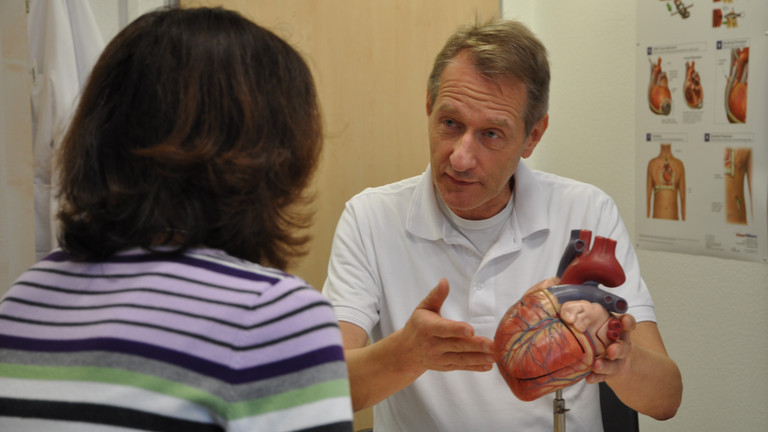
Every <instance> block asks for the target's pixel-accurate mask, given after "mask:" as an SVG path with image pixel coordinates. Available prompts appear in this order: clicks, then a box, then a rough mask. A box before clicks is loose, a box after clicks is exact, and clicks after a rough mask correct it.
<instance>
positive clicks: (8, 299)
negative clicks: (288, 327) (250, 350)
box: [3, 297, 330, 330]
mask: <svg viewBox="0 0 768 432" xmlns="http://www.w3.org/2000/svg"><path fill="white" fill-rule="evenodd" d="M3 302H12V303H20V304H25V305H28V306H35V307H40V308H44V309H55V310H73V311H83V310H101V309H109V308H134V309H142V310H153V311H159V312H167V313H170V314H174V315H182V316H186V317H189V318H195V319H201V320H205V321H209V322H215V323H217V324H221V325H224V326H227V327H233V328H237V329H240V330H253V329H256V328H259V327H264V326H267V325H270V324H274V323H276V322H278V321H282V320H284V319H287V318H290V317H292V316H294V315H297V314H299V313H301V312H304V311H307V310H310V309H314V308H316V307H323V306H325V307H330V305H329V304H328V303H327V302H326V301H325V300H320V301H316V302H314V303H309V304H307V305H305V306H303V307H301V308H299V309H294V310H292V311H291V312H288V313H284V314H283V315H280V316H277V317H274V318H272V319H270V320H267V321H263V322H260V323H257V324H253V325H250V326H244V325H240V324H236V323H233V322H230V321H225V320H222V319H218V318H213V317H209V316H204V315H197V314H193V313H189V312H184V311H180V310H176V309H169V308H161V307H155V306H146V305H141V304H136V303H115V304H108V305H100V306H60V305H54V304H49V303H42V302H36V301H31V300H26V299H22V298H18V297H6V298H5V299H3Z"/></svg>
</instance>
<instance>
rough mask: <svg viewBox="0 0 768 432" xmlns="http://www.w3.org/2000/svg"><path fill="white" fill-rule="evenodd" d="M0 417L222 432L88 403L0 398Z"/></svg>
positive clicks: (173, 431)
mask: <svg viewBox="0 0 768 432" xmlns="http://www.w3.org/2000/svg"><path fill="white" fill-rule="evenodd" d="M0 416H5V417H21V418H37V419H46V420H59V421H72V422H84V423H95V424H103V425H110V426H118V427H126V428H133V429H139V430H145V431H157V432H177V431H185V432H214V431H215V432H223V431H224V428H223V427H221V426H218V425H214V424H210V423H199V422H195V421H191V420H180V419H176V418H172V417H167V416H164V415H160V414H154V413H149V412H146V411H139V410H135V409H130V408H120V407H115V406H110V405H97V404H90V403H73V402H52V401H37V400H26V399H10V398H0Z"/></svg>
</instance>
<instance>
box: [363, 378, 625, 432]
mask: <svg viewBox="0 0 768 432" xmlns="http://www.w3.org/2000/svg"><path fill="white" fill-rule="evenodd" d="M600 410H601V412H602V417H603V432H639V431H640V426H639V424H638V419H637V411H635V410H633V409H632V408H630V407H628V406H626V405H624V402H622V401H621V400H620V399H619V397H618V396H616V393H614V392H613V390H611V388H610V387H608V385H607V384H606V383H600ZM566 426H567V424H566ZM357 432H373V429H372V428H366V429H361V430H358V431H357Z"/></svg>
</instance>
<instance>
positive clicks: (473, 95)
mask: <svg viewBox="0 0 768 432" xmlns="http://www.w3.org/2000/svg"><path fill="white" fill-rule="evenodd" d="M525 103H526V88H525V85H524V84H523V83H521V82H519V81H517V80H514V79H503V80H500V81H498V82H494V81H491V80H489V79H487V78H484V77H482V76H481V75H480V74H479V73H478V72H477V71H475V68H474V66H473V64H472V60H471V57H470V56H469V55H468V54H467V52H466V51H464V52H460V53H459V54H458V55H457V56H456V57H455V58H454V59H453V60H452V62H451V63H450V64H449V65H448V66H446V68H445V70H444V71H443V74H442V77H441V80H440V90H439V91H438V94H437V97H436V98H435V103H434V105H432V104H431V103H430V101H429V98H427V115H428V116H429V148H430V154H431V157H430V161H431V166H432V181H433V183H434V184H435V186H436V187H437V189H438V191H439V192H440V196H441V197H442V199H443V201H444V202H445V203H446V205H447V206H448V208H450V209H451V210H452V211H453V212H454V213H456V215H458V216H459V217H462V218H464V219H472V220H479V219H487V218H489V217H491V216H493V215H495V214H497V213H499V212H500V211H501V210H502V209H503V208H504V207H505V206H506V205H507V202H509V198H510V196H511V194H512V191H511V190H510V188H509V179H510V178H511V177H512V175H513V174H514V173H515V169H517V164H518V162H519V161H520V158H521V157H526V158H527V157H528V156H530V155H531V153H532V152H533V149H534V147H536V144H537V143H538V142H539V140H540V139H541V135H542V134H543V133H544V131H545V130H546V128H547V122H548V117H547V116H545V117H544V118H543V119H541V120H540V121H539V122H537V123H536V124H535V125H534V127H533V129H532V130H531V133H530V134H529V135H528V136H526V135H525V122H524V119H523V114H524V110H525Z"/></svg>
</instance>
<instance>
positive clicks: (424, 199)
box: [323, 162, 656, 432]
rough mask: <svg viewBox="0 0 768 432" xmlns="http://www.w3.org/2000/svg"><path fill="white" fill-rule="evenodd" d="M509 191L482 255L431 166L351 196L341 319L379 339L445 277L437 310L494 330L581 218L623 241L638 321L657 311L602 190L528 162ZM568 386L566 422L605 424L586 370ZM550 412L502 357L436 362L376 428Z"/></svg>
mask: <svg viewBox="0 0 768 432" xmlns="http://www.w3.org/2000/svg"><path fill="white" fill-rule="evenodd" d="M513 196H514V202H513V207H512V211H511V214H510V217H509V219H508V220H507V221H506V227H505V228H504V229H502V230H501V233H500V235H499V238H498V241H497V242H496V243H495V244H494V245H493V246H491V248H490V250H488V252H487V253H486V254H485V255H481V254H480V253H479V252H478V251H477V249H476V248H475V247H474V246H473V245H472V244H471V243H470V242H469V241H468V240H467V239H466V238H465V237H464V236H463V235H462V234H461V233H460V232H459V231H457V230H456V229H455V228H454V227H453V225H452V224H451V223H450V222H449V220H448V219H447V218H446V217H445V216H444V215H443V213H442V212H441V210H440V207H439V204H438V198H437V197H436V195H435V189H434V187H433V184H432V180H431V171H430V168H429V167H427V170H426V171H425V172H424V173H423V174H422V175H420V176H417V177H413V178H410V179H406V180H403V181H400V182H397V183H393V184H389V185H386V186H382V187H378V188H369V189H366V190H364V191H362V192H361V193H359V194H358V195H356V196H355V197H353V198H352V199H351V200H349V202H347V204H346V207H345V210H344V212H343V214H342V216H341V218H340V220H339V224H338V226H337V229H336V234H335V237H334V241H333V247H332V251H331V258H330V262H329V265H328V278H327V279H326V282H325V285H324V287H323V293H324V294H325V295H326V296H327V297H328V298H329V299H330V300H331V302H332V303H333V305H334V308H335V310H336V316H337V318H338V319H339V321H345V322H349V323H352V324H355V325H358V326H360V327H361V328H363V329H365V330H366V331H367V332H368V334H369V336H370V337H371V339H372V340H373V341H374V342H376V341H378V340H380V339H382V338H383V337H385V336H387V335H389V334H390V333H392V332H394V331H395V330H397V329H400V328H402V327H403V326H404V325H405V323H406V321H407V320H408V318H409V317H410V316H411V313H412V312H413V310H414V308H415V307H416V305H418V304H419V302H421V300H422V299H423V298H424V297H425V296H426V295H427V293H428V292H429V291H430V290H431V289H432V288H434V287H435V286H436V285H437V283H438V281H439V280H440V279H441V278H446V279H448V282H449V284H450V294H449V296H448V298H447V299H446V301H445V303H444V304H443V308H442V310H441V314H442V316H443V317H445V318H448V319H452V320H457V321H465V322H468V323H470V324H471V325H472V326H473V327H474V329H475V332H476V333H477V334H478V335H480V336H486V337H489V338H491V339H492V338H493V336H494V334H495V332H496V326H497V325H498V323H499V320H500V319H501V317H502V316H503V314H504V313H505V312H506V310H507V309H508V308H509V307H510V306H511V305H512V304H514V303H515V302H516V301H517V300H519V299H520V298H521V297H522V295H523V293H524V292H525V291H526V290H527V289H528V288H530V287H531V286H533V285H534V284H536V283H537V282H540V281H542V280H544V279H547V278H550V277H552V276H554V275H555V273H556V270H557V266H558V264H559V261H560V257H561V255H562V253H563V251H564V250H565V246H566V244H567V243H568V241H569V239H570V232H571V230H574V229H587V230H591V231H592V236H593V237H592V238H593V239H594V237H595V236H603V237H607V238H611V239H614V240H616V241H617V245H616V257H617V259H618V260H619V262H620V263H621V265H622V267H623V269H624V271H625V273H626V276H627V281H626V282H625V283H624V284H623V285H622V286H620V287H618V288H615V289H612V290H613V291H612V292H614V293H615V294H617V295H619V296H622V297H624V298H625V299H626V300H627V301H628V303H629V310H628V313H630V314H632V315H634V316H635V318H636V319H637V321H638V322H640V321H655V320H656V318H655V315H654V312H653V302H652V300H651V297H650V294H649V293H648V289H647V287H646V285H645V282H644V281H643V280H642V279H641V277H640V272H639V268H638V261H637V256H636V254H635V251H634V249H633V248H632V244H631V241H630V238H629V235H628V233H627V230H626V227H625V226H624V223H623V221H622V220H621V217H620V216H619V213H618V209H617V208H616V205H615V204H614V202H613V200H612V199H611V198H610V197H609V196H608V195H607V194H605V193H604V192H602V191H601V190H599V189H598V188H596V187H594V186H591V185H588V184H585V183H582V182H577V181H574V180H570V179H566V178H563V177H559V176H555V175H552V174H548V173H543V172H540V171H532V170H531V169H529V168H528V167H527V166H526V165H525V164H524V163H523V162H521V163H520V164H519V165H518V168H517V172H516V173H515V188H514V194H513ZM563 394H564V397H565V399H566V404H567V407H568V408H569V409H570V411H569V412H568V414H567V416H566V421H567V427H568V430H569V431H572V432H573V431H582V430H583V431H589V432H593V431H599V430H602V424H601V420H600V406H599V398H598V388H597V386H596V385H587V384H586V383H584V381H581V382H580V383H578V384H576V385H573V386H570V387H568V388H566V389H565V390H564V392H563ZM552 418H553V414H552V398H551V397H549V396H544V397H542V398H540V399H538V400H536V401H533V402H521V401H519V400H518V399H517V398H516V397H515V396H514V395H513V394H512V392H511V390H509V388H508V387H507V385H506V383H505V382H504V380H503V378H502V377H501V375H500V374H499V372H498V370H496V368H495V367H494V369H493V370H492V371H489V372H484V373H478V372H463V371H454V372H434V371H429V372H427V373H425V374H424V375H422V376H421V377H420V378H419V379H417V380H416V381H415V382H414V383H412V384H411V385H410V386H408V387H407V388H405V389H403V390H401V391H399V392H397V393H396V394H394V395H392V396H390V397H389V398H387V399H386V400H385V401H383V402H381V403H379V404H378V405H376V406H375V408H374V427H375V429H376V431H377V432H381V431H398V430H402V431H419V432H422V431H440V432H445V431H470V430H471V431H475V430H478V431H479V430H483V431H494V430H526V431H527V430H549V429H550V428H551V425H552Z"/></svg>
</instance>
